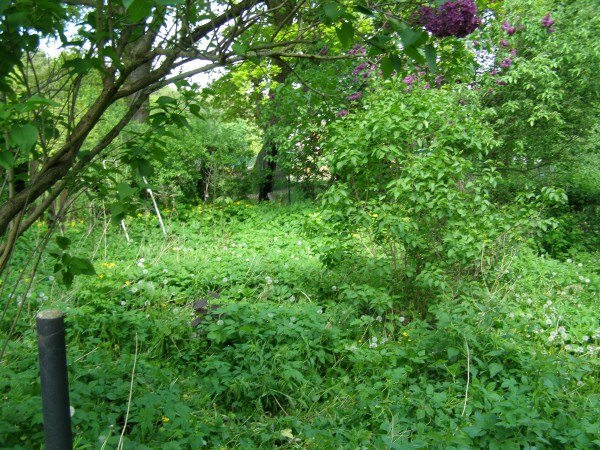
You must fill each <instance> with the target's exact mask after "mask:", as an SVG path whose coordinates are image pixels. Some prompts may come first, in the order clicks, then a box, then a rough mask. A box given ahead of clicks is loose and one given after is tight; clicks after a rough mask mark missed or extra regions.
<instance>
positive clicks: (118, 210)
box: [109, 202, 127, 224]
mask: <svg viewBox="0 0 600 450" xmlns="http://www.w3.org/2000/svg"><path fill="white" fill-rule="evenodd" d="M109 209H110V215H111V221H112V223H113V224H118V223H119V221H120V220H121V219H122V218H123V217H125V213H126V212H127V206H126V205H125V204H124V203H121V202H115V203H113V204H112V205H110V206H109Z"/></svg>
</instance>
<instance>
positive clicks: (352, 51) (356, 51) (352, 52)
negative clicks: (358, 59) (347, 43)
mask: <svg viewBox="0 0 600 450" xmlns="http://www.w3.org/2000/svg"><path fill="white" fill-rule="evenodd" d="M365 51H366V50H365V48H364V47H362V46H360V45H355V46H354V47H352V49H350V50H348V54H349V55H357V54H359V55H362V54H363V53H365Z"/></svg>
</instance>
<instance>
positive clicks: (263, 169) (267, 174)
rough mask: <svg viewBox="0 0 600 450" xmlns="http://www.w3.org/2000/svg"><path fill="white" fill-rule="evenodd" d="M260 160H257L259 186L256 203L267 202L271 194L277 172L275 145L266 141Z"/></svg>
mask: <svg viewBox="0 0 600 450" xmlns="http://www.w3.org/2000/svg"><path fill="white" fill-rule="evenodd" d="M261 153H262V158H261V157H260V156H259V158H257V165H258V166H259V167H258V170H259V174H260V176H261V184H260V187H259V190H258V201H259V202H262V201H265V200H269V194H270V193H271V192H273V186H274V185H275V171H276V170H277V145H275V143H273V142H272V141H268V142H266V143H265V145H264V146H263V148H262V150H261Z"/></svg>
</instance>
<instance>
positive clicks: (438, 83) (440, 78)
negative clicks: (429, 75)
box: [435, 74, 444, 88]
mask: <svg viewBox="0 0 600 450" xmlns="http://www.w3.org/2000/svg"><path fill="white" fill-rule="evenodd" d="M443 82H444V76H443V75H441V74H440V75H438V76H437V77H435V86H436V87H438V88H439V87H440V86H441V85H442V83H443Z"/></svg>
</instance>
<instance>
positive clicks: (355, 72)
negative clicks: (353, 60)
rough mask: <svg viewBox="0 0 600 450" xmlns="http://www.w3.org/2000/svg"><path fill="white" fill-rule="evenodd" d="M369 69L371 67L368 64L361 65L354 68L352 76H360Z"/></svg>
mask: <svg viewBox="0 0 600 450" xmlns="http://www.w3.org/2000/svg"><path fill="white" fill-rule="evenodd" d="M367 67H369V64H368V63H360V64H359V65H358V66H356V67H355V68H354V70H353V71H352V75H358V74H359V73H361V72H362V71H363V70H364V69H366V68H367Z"/></svg>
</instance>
